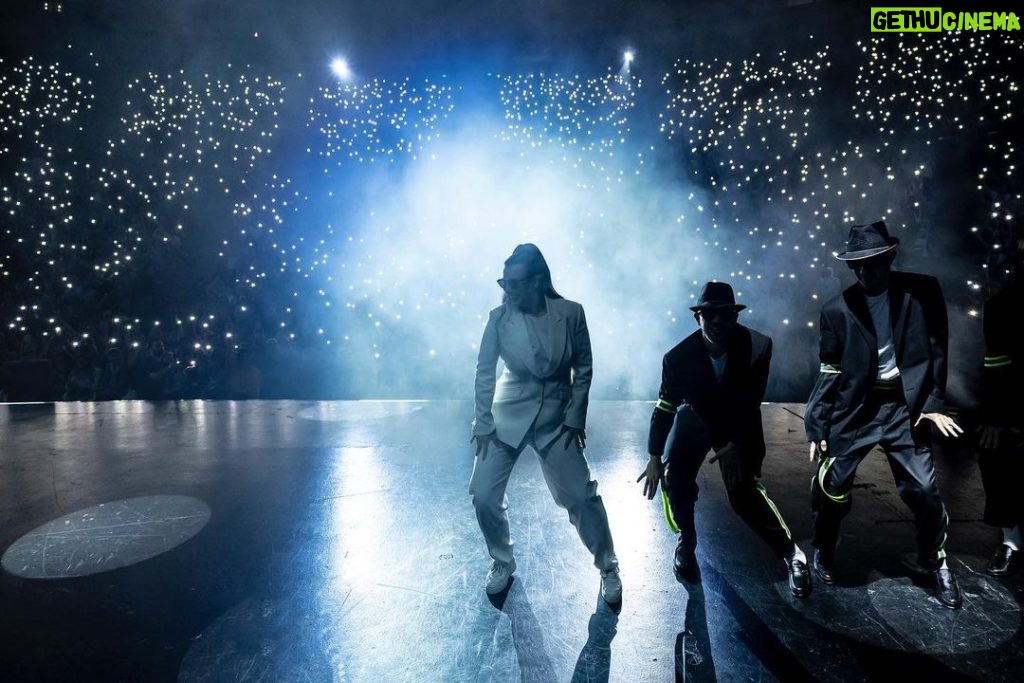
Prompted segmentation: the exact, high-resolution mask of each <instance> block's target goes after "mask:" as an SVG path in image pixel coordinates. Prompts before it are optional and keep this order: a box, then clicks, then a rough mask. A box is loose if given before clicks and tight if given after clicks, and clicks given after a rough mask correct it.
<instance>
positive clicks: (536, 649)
mask: <svg viewBox="0 0 1024 683" xmlns="http://www.w3.org/2000/svg"><path fill="white" fill-rule="evenodd" d="M487 598H488V600H490V601H491V604H492V605H494V606H495V607H496V608H498V609H500V610H501V611H502V612H504V613H505V614H507V615H508V617H509V620H510V621H511V622H512V643H513V644H514V645H515V648H516V659H517V660H518V662H519V671H520V673H521V674H522V679H521V680H522V683H550V682H551V681H557V680H558V679H559V677H558V676H557V675H556V674H555V668H554V666H553V665H552V664H551V658H550V657H549V656H548V653H547V650H546V649H545V647H544V632H543V630H542V629H541V627H540V623H539V622H538V621H537V617H536V616H535V615H534V613H533V608H532V607H531V606H530V600H529V598H528V597H527V594H526V587H525V586H524V585H523V583H522V581H520V580H519V579H517V578H516V577H514V576H513V577H512V581H511V583H510V584H509V587H508V588H506V589H505V590H504V591H503V592H501V593H498V594H497V595H489V596H487Z"/></svg>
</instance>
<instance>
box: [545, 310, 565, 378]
mask: <svg viewBox="0 0 1024 683" xmlns="http://www.w3.org/2000/svg"><path fill="white" fill-rule="evenodd" d="M546 301H547V307H548V316H549V317H550V318H551V320H550V324H549V325H548V335H549V337H548V348H549V349H551V364H552V365H553V366H554V367H558V365H560V364H561V361H562V354H563V353H565V342H566V339H567V338H568V336H569V335H568V334H567V331H566V327H567V326H568V324H569V322H568V319H567V318H566V317H565V311H563V310H562V305H561V301H560V300H559V299H547V300H546ZM552 369H554V368H549V370H552Z"/></svg>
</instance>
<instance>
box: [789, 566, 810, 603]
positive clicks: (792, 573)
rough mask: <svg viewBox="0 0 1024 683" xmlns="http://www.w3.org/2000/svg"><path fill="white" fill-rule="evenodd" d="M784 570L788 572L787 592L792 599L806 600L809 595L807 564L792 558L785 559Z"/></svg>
mask: <svg viewBox="0 0 1024 683" xmlns="http://www.w3.org/2000/svg"><path fill="white" fill-rule="evenodd" d="M786 569H788V570H789V590H791V591H793V597H796V598H806V597H807V596H808V595H810V594H811V573H810V572H809V571H807V563H806V562H804V561H803V560H801V559H797V558H794V557H793V556H790V557H787V558H786Z"/></svg>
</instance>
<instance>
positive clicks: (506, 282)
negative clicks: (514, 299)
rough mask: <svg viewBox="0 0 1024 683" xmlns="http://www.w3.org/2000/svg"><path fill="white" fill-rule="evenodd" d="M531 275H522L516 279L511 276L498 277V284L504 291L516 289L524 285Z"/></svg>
mask: <svg viewBox="0 0 1024 683" xmlns="http://www.w3.org/2000/svg"><path fill="white" fill-rule="evenodd" d="M532 277H533V276H532V275H531V276H530V277H524V278H520V279H518V280H513V279H511V278H505V277H502V278H498V286H499V287H501V288H502V289H503V290H505V291H506V292H512V291H516V290H518V289H519V288H521V287H523V285H525V284H526V282H527V281H528V280H530V279H531V278H532Z"/></svg>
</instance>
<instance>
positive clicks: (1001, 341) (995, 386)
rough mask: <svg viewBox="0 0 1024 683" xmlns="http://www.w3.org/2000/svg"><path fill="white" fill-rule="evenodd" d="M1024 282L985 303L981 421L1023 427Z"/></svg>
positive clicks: (1006, 289)
mask: <svg viewBox="0 0 1024 683" xmlns="http://www.w3.org/2000/svg"><path fill="white" fill-rule="evenodd" d="M1022 313H1024V282H1017V283H1015V284H1011V285H1007V286H1006V287H1004V288H1003V289H1002V290H1001V291H1000V292H999V293H998V294H996V295H995V296H993V297H992V298H991V299H989V300H988V301H986V302H985V365H984V367H983V368H982V370H981V413H982V416H981V420H982V423H983V424H987V425H995V426H997V427H1024V333H1022V332H1021V321H1020V316H1021V314H1022Z"/></svg>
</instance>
